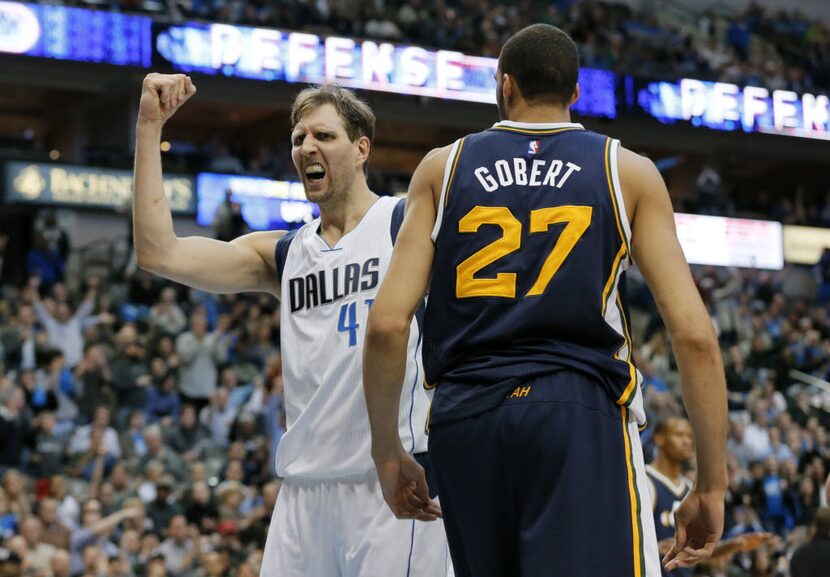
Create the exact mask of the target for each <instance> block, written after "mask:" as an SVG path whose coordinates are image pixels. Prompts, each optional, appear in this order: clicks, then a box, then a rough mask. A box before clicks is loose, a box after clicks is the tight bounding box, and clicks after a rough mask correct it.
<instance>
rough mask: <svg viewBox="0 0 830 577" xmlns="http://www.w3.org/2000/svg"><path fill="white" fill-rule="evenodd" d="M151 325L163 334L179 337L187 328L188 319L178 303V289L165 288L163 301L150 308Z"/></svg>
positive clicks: (162, 293) (162, 295)
mask: <svg viewBox="0 0 830 577" xmlns="http://www.w3.org/2000/svg"><path fill="white" fill-rule="evenodd" d="M150 324H151V325H152V326H154V327H155V328H156V329H157V330H158V331H160V332H161V333H162V334H168V335H177V334H179V333H180V332H182V331H183V330H184V329H185V327H186V326H187V317H186V316H185V314H184V312H182V309H181V307H179V305H178V304H177V303H176V289H175V287H172V286H167V287H164V288H163V289H162V291H161V301H160V302H158V303H156V304H154V305H153V306H152V307H151V308H150Z"/></svg>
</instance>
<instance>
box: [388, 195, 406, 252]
mask: <svg viewBox="0 0 830 577" xmlns="http://www.w3.org/2000/svg"><path fill="white" fill-rule="evenodd" d="M405 211H406V199H405V198H402V199H400V200H399V201H398V202H396V203H395V206H393V207H392V217H391V219H390V222H389V236H390V238H391V240H392V246H395V241H397V240H398V233H399V232H400V231H401V225H402V224H403V217H404V213H405Z"/></svg>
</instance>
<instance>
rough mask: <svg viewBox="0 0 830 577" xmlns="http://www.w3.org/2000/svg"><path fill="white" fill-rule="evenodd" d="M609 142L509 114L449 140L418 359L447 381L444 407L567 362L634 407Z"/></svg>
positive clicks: (620, 227)
mask: <svg viewBox="0 0 830 577" xmlns="http://www.w3.org/2000/svg"><path fill="white" fill-rule="evenodd" d="M618 147H619V143H618V142H617V141H615V140H612V139H610V138H608V137H606V136H603V135H600V134H596V133H593V132H590V131H586V130H584V129H583V128H582V126H581V125H579V124H572V123H558V124H525V123H513V122H500V123H498V124H496V125H495V126H493V127H492V128H490V129H488V130H485V131H483V132H481V133H477V134H472V135H469V136H467V137H465V138H464V139H462V140H460V141H459V142H457V143H456V144H455V145H454V146H453V149H452V151H451V153H450V157H449V160H448V162H447V167H446V171H445V176H444V185H443V189H442V193H441V201H440V202H441V204H440V205H439V212H438V218H437V222H436V225H435V229H434V231H433V238H434V240H435V242H436V254H435V260H434V264H433V272H432V281H431V285H430V290H429V300H428V306H427V312H426V318H425V335H424V336H425V340H424V364H425V370H426V377H427V379H428V382H429V383H431V384H435V385H441V387H439V389H438V393H437V395H438V396H439V397H446V396H447V394H449V393H450V390H452V393H451V394H452V396H454V397H455V399H454V401H453V402H450V403H444V405H443V407H444V409H446V410H447V411H450V412H452V413H453V415H454V416H462V414H461V413H463V412H467V413H468V414H469V413H471V412H474V411H475V410H477V409H483V408H486V407H481V406H480V405H481V403H484V404H487V403H490V404H492V403H494V402H496V400H497V399H503V398H504V394H505V391H509V390H510V389H511V386H515V384H516V382H517V380H519V379H527V378H532V377H534V376H539V375H543V374H548V373H552V372H556V371H559V370H575V371H580V372H583V373H588V374H590V375H592V376H594V377H595V378H596V380H597V381H598V382H599V383H600V384H601V385H602V386H603V387H604V388H605V389H606V391H607V392H608V394H609V396H611V397H612V398H613V399H614V400H615V401H617V402H619V403H620V404H629V406H631V408H632V411H633V412H634V413H635V415H636V416H637V418H638V420H639V421H641V422H642V421H643V420H644V419H643V415H642V408H641V406H640V405H641V403H640V402H639V394H638V393H639V386H638V385H639V380H640V377H639V374H638V372H637V371H636V369H635V368H634V365H633V363H632V361H631V350H630V338H629V333H628V326H627V321H626V319H625V310H624V304H623V303H624V298H623V297H622V296H621V295H620V289H621V287H620V286H619V285H620V279H621V277H622V276H623V273H624V270H625V268H627V266H628V264H629V262H630V257H629V254H630V253H629V241H630V229H629V226H628V221H627V217H626V214H625V207H624V206H623V198H622V193H621V190H620V186H619V177H618V174H617V167H616V161H617V150H618ZM444 385H448V387H444ZM442 389H444V391H443V393H442ZM473 397H475V398H476V399H479V401H475V400H473ZM633 401H637V402H636V403H634V405H633V406H632V402H633ZM453 404H454V405H456V406H450V405H453ZM461 405H464V407H463V408H462V406H461ZM477 405H479V406H477Z"/></svg>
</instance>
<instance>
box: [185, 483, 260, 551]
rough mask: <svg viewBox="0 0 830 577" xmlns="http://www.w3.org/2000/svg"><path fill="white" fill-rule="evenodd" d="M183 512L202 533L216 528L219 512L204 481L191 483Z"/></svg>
mask: <svg viewBox="0 0 830 577" xmlns="http://www.w3.org/2000/svg"><path fill="white" fill-rule="evenodd" d="M184 514H185V518H186V519H187V522H188V523H189V524H192V525H195V526H196V527H197V528H198V529H199V530H200V531H201V532H202V533H212V532H213V531H214V530H215V529H216V522H217V520H218V519H219V512H218V510H217V509H216V503H215V502H214V500H213V496H212V495H211V493H210V487H209V486H208V484H207V483H206V482H205V481H194V482H193V484H191V486H190V491H189V493H188V495H186V499H185V512H184ZM266 531H267V526H266ZM263 543H264V541H263Z"/></svg>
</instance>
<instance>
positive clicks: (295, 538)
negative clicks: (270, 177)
mask: <svg viewBox="0 0 830 577" xmlns="http://www.w3.org/2000/svg"><path fill="white" fill-rule="evenodd" d="M195 93H196V87H195V86H194V85H193V83H192V81H191V80H190V78H189V77H187V76H184V75H181V74H175V75H160V74H150V75H148V76H147V77H146V78H145V79H144V84H143V87H142V93H141V103H140V106H139V115H138V123H137V129H136V132H137V143H136V159H135V193H134V198H133V214H134V223H135V230H134V235H135V246H136V251H137V255H138V262H139V265H140V266H141V267H143V268H145V269H147V270H150V271H152V272H154V273H156V274H158V275H160V276H163V277H165V278H168V279H171V280H174V281H176V282H180V283H183V284H187V285H190V286H193V287H196V288H199V289H202V290H207V291H211V292H216V293H235V292H242V291H264V292H269V293H271V294H273V295H274V296H276V297H278V298H281V305H280V306H281V312H282V315H281V319H282V326H281V331H280V332H281V339H282V343H281V349H282V355H283V380H284V384H285V406H286V416H287V425H288V430H287V432H286V434H285V435H284V436H283V438H282V440H281V442H280V445H279V448H278V452H277V463H276V465H277V473H278V474H279V475H280V476H281V477H284V478H285V480H284V483H283V486H282V489H281V491H280V495H279V498H278V500H277V504H276V508H275V510H274V515H273V517H272V522H271V527H270V530H269V533H268V539H267V543H266V546H265V554H264V557H263V562H262V573H261V574H262V576H263V577H338V576H340V577H352V576H354V577H357V576H360V577H374V576H377V577H395V576H400V577H407V576H409V577H417V576H423V577H440V576H444V575H447V574H451V568H450V565H449V564H450V562H449V556H448V550H447V545H446V537H445V536H444V529H443V525H442V524H441V522H436V523H416V522H415V520H414V519H412V520H399V519H396V518H395V517H394V515H392V513H391V512H390V511H389V510H388V508H387V507H386V506H385V505H384V501H383V496H382V494H381V491H380V487H379V485H378V480H377V476H376V473H375V470H374V465H373V462H372V459H371V456H370V436H369V423H368V418H367V414H366V407H365V402H364V399H363V388H362V377H361V371H362V345H363V337H364V334H365V326H366V320H367V316H368V312H369V308H370V307H371V306H372V302H373V300H374V297H375V294H376V292H377V289H378V287H379V285H380V281H381V280H382V277H383V275H384V274H385V272H386V269H387V266H388V264H389V259H390V257H391V254H392V243H393V242H394V237H395V236H396V235H397V227H398V226H399V225H400V222H401V220H402V218H403V206H402V201H399V200H397V199H392V198H378V197H377V196H376V195H375V194H374V193H372V192H371V191H370V190H369V188H368V186H367V184H366V177H365V166H366V161H367V158H368V156H369V152H370V150H371V143H372V138H373V137H374V126H375V117H374V114H373V113H372V111H371V109H370V108H369V107H368V106H367V105H366V104H365V103H364V102H362V101H360V100H359V99H357V98H356V97H355V96H354V94H353V93H351V92H350V91H348V90H345V89H342V88H340V87H338V86H335V85H324V86H321V87H319V88H310V89H307V90H304V91H303V92H301V93H300V94H299V95H298V97H297V99H296V100H295V102H294V106H293V109H292V114H291V122H292V126H293V131H292V135H291V139H292V157H293V160H294V165H295V167H296V168H297V171H298V173H299V176H300V178H301V179H302V182H303V184H304V186H305V190H306V195H307V197H308V199H309V200H310V201H312V202H315V203H317V204H319V206H320V215H321V217H320V218H319V219H317V220H315V221H313V222H311V223H308V224H306V225H305V226H303V227H302V228H300V229H298V230H297V231H295V232H292V233H290V234H288V235H283V233H282V232H281V231H266V232H254V233H251V234H248V235H245V236H242V237H240V238H237V239H235V240H233V241H231V242H220V241H217V240H213V239H209V238H203V237H187V238H179V237H177V236H176V235H175V232H174V230H173V223H172V219H171V215H170V209H169V207H168V204H167V200H166V198H165V195H164V192H163V190H162V171H161V158H160V154H159V145H160V140H161V130H162V126H163V125H164V123H165V122H166V121H167V120H168V119H169V118H170V117H171V116H173V114H174V113H175V112H176V110H178V108H179V107H180V106H181V105H182V104H184V102H186V101H187V100H188V99H189V98H190V97H192V96H193V94H195ZM412 329H413V330H412V334H413V337H412V338H411V339H410V342H409V346H410V350H409V355H408V359H407V362H406V374H407V380H408V382H409V383H410V387H409V390H408V394H407V395H403V398H402V400H401V403H400V417H399V423H400V435H401V438H402V439H404V442H405V443H406V446H407V447H408V450H409V451H410V452H411V453H412V454H413V455H416V456H419V454H421V453H424V452H425V451H426V435H425V433H424V427H425V422H426V414H427V410H428V403H429V400H428V398H427V393H426V391H424V389H423V387H422V386H420V383H421V382H422V380H423V378H422V376H421V374H420V371H421V369H420V366H419V357H420V349H419V346H420V338H419V336H418V335H419V331H418V326H417V322H414V323H413V325H412ZM421 458H423V457H421ZM439 516H440V509H438V508H437V506H436V507H433V508H431V509H427V510H424V512H423V513H422V514H421V515H419V516H418V518H419V519H420V520H423V521H431V520H435V519H437V518H438V517H439Z"/></svg>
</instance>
